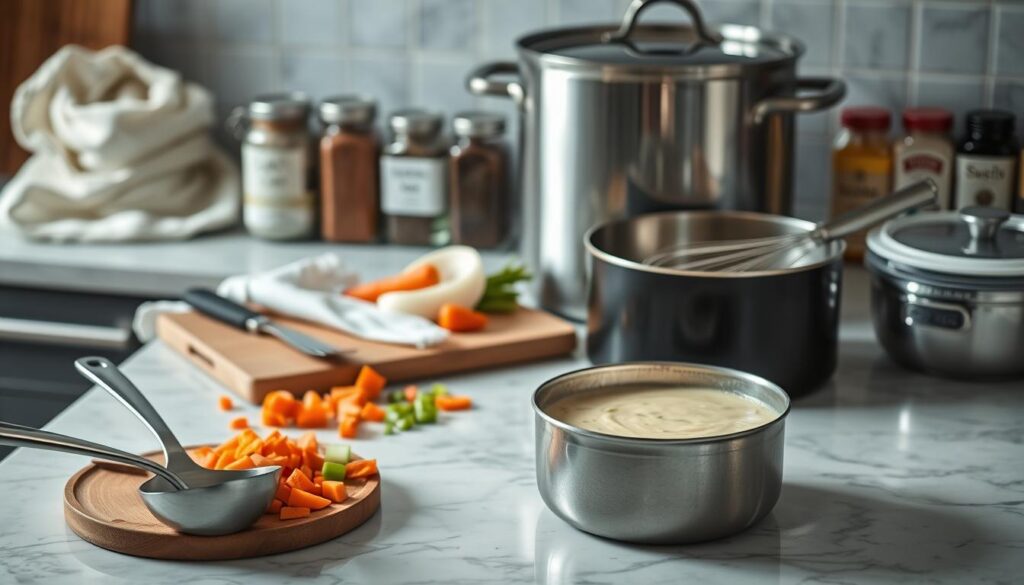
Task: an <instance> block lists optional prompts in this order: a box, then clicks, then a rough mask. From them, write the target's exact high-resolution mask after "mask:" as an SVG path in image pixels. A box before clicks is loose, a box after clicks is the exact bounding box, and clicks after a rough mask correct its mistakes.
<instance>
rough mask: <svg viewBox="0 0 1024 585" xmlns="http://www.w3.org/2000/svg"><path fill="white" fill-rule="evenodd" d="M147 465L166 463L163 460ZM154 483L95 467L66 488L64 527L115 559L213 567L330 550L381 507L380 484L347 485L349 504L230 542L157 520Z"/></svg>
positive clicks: (262, 527) (271, 518)
mask: <svg viewBox="0 0 1024 585" xmlns="http://www.w3.org/2000/svg"><path fill="white" fill-rule="evenodd" d="M145 457H148V458H149V459H153V460H154V461H159V462H163V455H162V454H160V453H147V454H146V455H145ZM150 477H151V475H149V474H148V473H147V474H145V475H141V474H133V473H123V472H119V471H112V470H110V469H104V468H102V467H99V466H97V465H96V464H91V465H88V466H87V467H84V468H82V469H81V470H80V471H79V472H78V473H76V474H75V475H74V476H72V477H71V479H69V480H68V483H67V484H66V485H65V486H64V520H65V521H66V522H67V523H68V526H69V527H71V530H73V531H74V532H75V534H77V535H78V536H80V537H82V538H83V539H84V540H87V541H88V542H91V543H93V544H95V545H96V546H100V547H103V548H105V549H109V550H112V551H115V552H119V553H124V554H127V555H133V556H137V557H149V558H153V559H169V560H187V561H212V560H227V559H242V558H248V557H258V556H263V555H272V554H276V553H282V552H287V551H292V550H297V549H300V548H305V547H307V546H312V545H314V544H320V543H321V542H326V541H328V540H331V539H332V538H336V537H338V536H341V535H342V534H345V533H346V532H349V531H350V530H353V529H355V528H357V527H358V526H360V525H361V524H363V523H364V522H366V521H367V520H368V519H369V518H370V516H373V513H374V512H376V511H377V508H379V507H380V476H376V477H372V478H369V479H356V480H349V481H346V482H345V490H346V491H347V492H348V499H347V500H345V501H344V502H342V503H340V504H331V505H330V506H328V507H326V508H324V509H323V510H316V511H314V512H313V513H312V514H310V515H309V516H308V517H306V518H300V519H297V520H281V519H279V518H278V517H277V515H275V514H266V515H264V516H263V517H262V518H260V519H259V521H257V522H256V524H254V525H253V526H252V528H250V529H248V530H244V531H242V532H237V533H235V534H228V535H225V536H194V535H190V534H181V533H180V532H176V531H175V530H173V529H171V528H169V527H167V526H165V525H163V524H161V523H160V521H159V520H157V519H156V518H154V517H153V515H152V514H150V513H149V510H148V509H147V508H146V505H145V504H144V503H143V502H142V498H141V497H140V496H139V493H138V488H139V485H141V484H142V482H144V481H146V480H147V479H149V478H150Z"/></svg>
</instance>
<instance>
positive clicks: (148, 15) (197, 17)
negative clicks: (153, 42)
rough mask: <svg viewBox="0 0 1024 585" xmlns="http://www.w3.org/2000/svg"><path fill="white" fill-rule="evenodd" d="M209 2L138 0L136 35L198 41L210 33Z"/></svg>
mask: <svg viewBox="0 0 1024 585" xmlns="http://www.w3.org/2000/svg"><path fill="white" fill-rule="evenodd" d="M209 6H210V3H209V2H208V0H137V1H136V2H135V8H134V13H133V18H134V34H135V35H136V36H137V37H139V38H146V39H148V38H151V37H157V38H176V39H197V38H201V37H204V36H206V35H207V34H208V33H209V30H208V29H209V27H208V26H207V24H208V22H209V10H208V8H209Z"/></svg>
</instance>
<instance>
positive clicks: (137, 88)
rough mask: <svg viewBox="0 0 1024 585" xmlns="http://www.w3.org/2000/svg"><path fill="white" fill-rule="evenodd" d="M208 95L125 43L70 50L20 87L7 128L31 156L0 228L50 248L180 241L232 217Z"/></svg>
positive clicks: (0, 195) (230, 176)
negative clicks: (72, 244)
mask: <svg viewBox="0 0 1024 585" xmlns="http://www.w3.org/2000/svg"><path fill="white" fill-rule="evenodd" d="M214 119H215V115H214V111H213V97H212V96H211V95H210V93H209V92H208V91H206V90H205V89H203V88H202V87H200V86H198V85H196V84H194V83H188V82H186V81H184V80H183V79H182V78H181V75H180V74H179V73H177V72H176V71H172V70H170V69H166V68H164V67H159V66H157V65H154V64H152V63H149V62H148V61H146V60H145V59H143V58H142V57H140V56H139V55H138V54H137V53H135V52H133V51H131V50H130V49H127V48H125V47H119V46H112V47H107V48H105V49H103V50H101V51H95V52H94V51H90V50H88V49H85V48H83V47H79V46H75V45H68V46H65V47H63V48H62V49H60V50H59V51H57V52H56V53H55V54H54V55H53V56H51V57H50V58H49V59H47V60H46V62H44V63H43V64H42V65H41V66H40V67H39V69H38V70H37V71H36V72H35V73H33V74H32V76H31V77H29V78H28V79H27V80H25V82H23V83H22V84H21V85H20V86H18V89H17V91H16V92H15V94H14V99H13V100H12V101H11V129H12V131H13V133H14V137H15V139H16V140H17V141H18V144H20V145H21V146H22V147H24V148H25V149H26V150H28V151H30V152H32V153H33V154H32V156H31V158H29V159H28V161H26V162H25V164H24V165H22V167H21V168H20V169H19V170H18V173H17V174H16V175H15V176H14V178H12V179H11V180H10V181H9V182H8V183H7V184H6V185H5V186H4V188H3V191H2V192H0V224H3V225H5V226H6V227H9V228H12V229H14V230H16V231H18V232H20V233H22V234H24V235H26V236H28V237H31V238H35V239H42V240H52V241H58V242H73V241H80V242H114V241H126V240H171V239H185V238H189V237H192V236H194V235H196V234H198V233H201V232H204V231H210V230H215V229H220V228H224V227H227V226H229V225H232V224H233V223H235V222H236V221H237V218H238V212H239V208H240V193H241V187H240V181H239V178H238V170H237V168H236V167H235V164H234V163H233V162H232V161H231V160H230V159H229V158H228V157H227V156H226V155H225V154H224V153H223V152H221V151H220V149H218V148H217V147H216V146H214V144H213V142H212V139H211V137H210V133H209V128H210V126H211V125H212V124H213V122H214Z"/></svg>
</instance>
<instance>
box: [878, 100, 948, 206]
mask: <svg viewBox="0 0 1024 585" xmlns="http://www.w3.org/2000/svg"><path fill="white" fill-rule="evenodd" d="M952 128H953V114H952V113H951V112H950V111H949V110H944V109H942V108H908V109H906V110H903V130H904V132H905V135H904V136H903V137H902V138H900V139H899V140H896V142H894V143H893V150H892V152H893V188H894V189H901V188H903V187H906V186H908V185H910V184H911V183H915V182H917V181H920V180H922V179H931V180H932V181H934V182H935V185H936V186H937V187H938V188H939V190H938V193H937V194H936V205H935V206H934V207H931V209H949V206H950V188H951V187H952V184H953V171H952V168H953V141H952V140H951V139H950V137H949V131H950V130H951V129H952Z"/></svg>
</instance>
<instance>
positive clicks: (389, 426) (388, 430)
mask: <svg viewBox="0 0 1024 585" xmlns="http://www.w3.org/2000/svg"><path fill="white" fill-rule="evenodd" d="M384 434H385V435H393V434H395V423H393V422H391V421H385V422H384Z"/></svg>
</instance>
